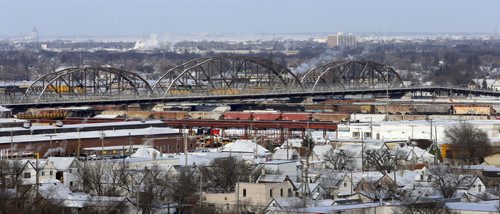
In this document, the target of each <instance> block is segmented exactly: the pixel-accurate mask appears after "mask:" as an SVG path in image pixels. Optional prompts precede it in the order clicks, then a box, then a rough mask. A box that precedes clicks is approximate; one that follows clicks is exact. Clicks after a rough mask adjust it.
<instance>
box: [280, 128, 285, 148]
mask: <svg viewBox="0 0 500 214" xmlns="http://www.w3.org/2000/svg"><path fill="white" fill-rule="evenodd" d="M284 131H285V130H284V129H283V128H281V129H280V141H279V142H280V143H279V144H280V145H282V144H283V143H284V142H285V132H284Z"/></svg>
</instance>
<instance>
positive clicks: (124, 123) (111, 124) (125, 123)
mask: <svg viewBox="0 0 500 214" xmlns="http://www.w3.org/2000/svg"><path fill="white" fill-rule="evenodd" d="M17 121H27V120H19V119H17ZM162 124H165V123H164V122H163V121H161V120H145V121H121V122H116V121H115V122H109V123H79V124H67V125H64V126H62V127H57V126H31V127H30V128H29V129H26V128H23V127H12V128H2V131H6V132H10V131H25V130H33V131H35V130H55V132H57V130H59V129H66V128H67V129H86V128H97V127H119V126H134V125H147V126H153V125H162Z"/></svg>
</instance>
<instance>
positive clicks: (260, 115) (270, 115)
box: [253, 112, 281, 120]
mask: <svg viewBox="0 0 500 214" xmlns="http://www.w3.org/2000/svg"><path fill="white" fill-rule="evenodd" d="M253 120H281V113H280V112H254V113H253Z"/></svg>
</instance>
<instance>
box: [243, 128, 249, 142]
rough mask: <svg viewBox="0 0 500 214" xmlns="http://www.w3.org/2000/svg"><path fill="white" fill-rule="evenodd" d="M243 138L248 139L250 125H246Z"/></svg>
mask: <svg viewBox="0 0 500 214" xmlns="http://www.w3.org/2000/svg"><path fill="white" fill-rule="evenodd" d="M243 139H248V127H246V126H245V132H244V133H243Z"/></svg>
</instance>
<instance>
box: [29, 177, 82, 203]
mask: <svg viewBox="0 0 500 214" xmlns="http://www.w3.org/2000/svg"><path fill="white" fill-rule="evenodd" d="M38 191H39V193H40V195H41V196H42V197H44V198H45V199H47V200H55V201H61V203H62V205H63V206H64V207H76V208H81V207H84V206H85V204H86V202H87V201H88V200H89V198H90V195H89V194H86V193H83V192H77V193H73V192H71V190H70V189H69V187H67V186H64V184H62V183H61V182H60V181H59V180H56V179H49V180H45V181H42V182H40V186H39V189H38Z"/></svg>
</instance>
